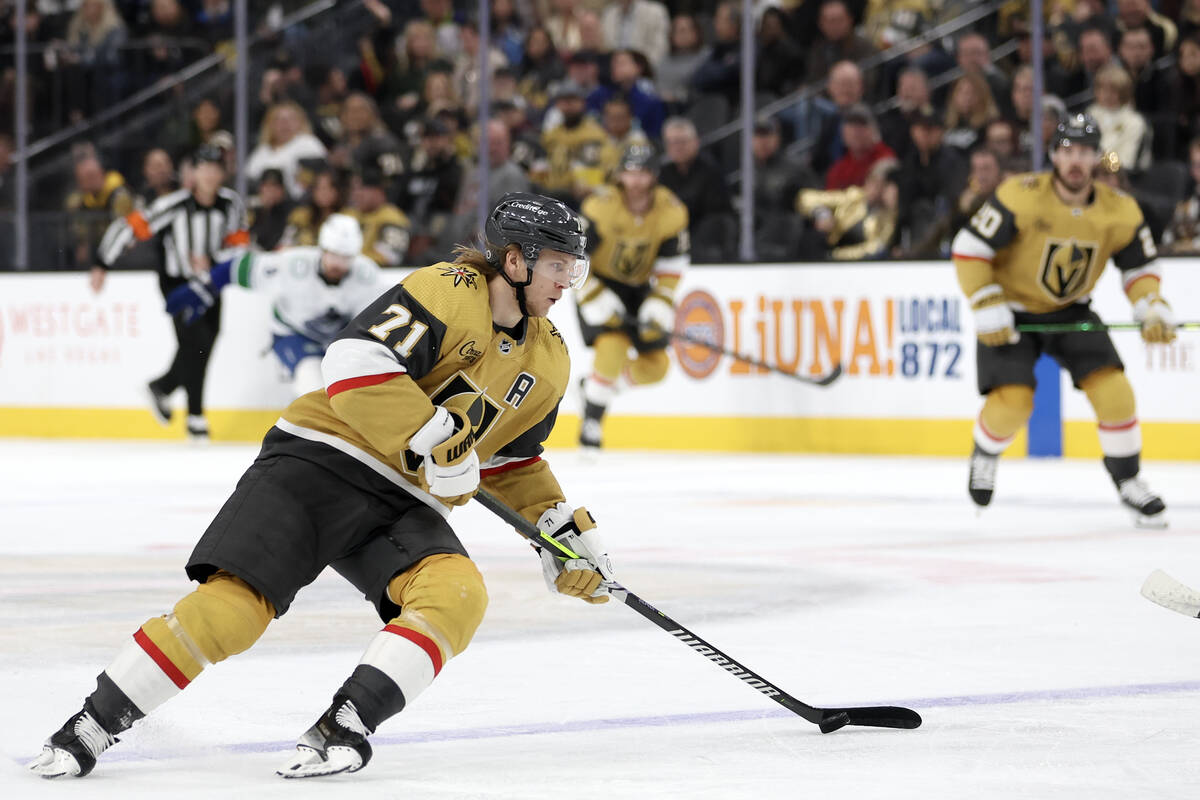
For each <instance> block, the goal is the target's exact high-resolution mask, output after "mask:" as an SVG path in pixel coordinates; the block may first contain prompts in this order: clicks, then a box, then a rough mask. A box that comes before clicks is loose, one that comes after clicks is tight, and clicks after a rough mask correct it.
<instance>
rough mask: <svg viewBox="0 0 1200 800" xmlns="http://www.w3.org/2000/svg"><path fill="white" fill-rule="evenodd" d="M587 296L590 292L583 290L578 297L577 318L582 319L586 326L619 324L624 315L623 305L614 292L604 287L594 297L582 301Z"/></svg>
mask: <svg viewBox="0 0 1200 800" xmlns="http://www.w3.org/2000/svg"><path fill="white" fill-rule="evenodd" d="M589 294H591V292H589V291H587V290H586V289H585V290H584V291H583V292H581V293H580V295H579V297H580V300H579V316H581V317H583V321H584V322H586V323H587V324H588V325H609V324H612V325H618V324H620V321H621V318H622V317H623V316H624V314H625V304H624V303H622V302H621V298H619V297H617V293H616V292H614V291H613V290H612V289H609V288H608V287H607V286H605V287H603V288H602V289H601V290H600V291H599V292H598V293H597V294H596V295H595V296H593V297H589V298H588V299H587V300H584V299H583V298H584V297H585V296H587V295H589Z"/></svg>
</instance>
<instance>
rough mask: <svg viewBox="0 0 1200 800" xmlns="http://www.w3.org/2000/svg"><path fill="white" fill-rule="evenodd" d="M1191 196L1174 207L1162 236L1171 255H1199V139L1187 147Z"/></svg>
mask: <svg viewBox="0 0 1200 800" xmlns="http://www.w3.org/2000/svg"><path fill="white" fill-rule="evenodd" d="M1188 154H1189V159H1188V170H1189V171H1190V172H1191V175H1192V194H1191V196H1189V197H1187V198H1185V199H1183V200H1182V201H1181V202H1180V203H1179V204H1178V205H1177V206H1175V215H1174V218H1173V219H1172V220H1171V224H1170V225H1169V226H1168V228H1167V230H1166V233H1165V234H1164V235H1163V249H1164V250H1165V251H1166V252H1168V253H1170V254H1172V255H1188V256H1196V255H1200V138H1198V139H1193V140H1192V141H1191V144H1190V145H1189V146H1188Z"/></svg>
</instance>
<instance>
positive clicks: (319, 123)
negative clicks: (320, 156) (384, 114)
mask: <svg viewBox="0 0 1200 800" xmlns="http://www.w3.org/2000/svg"><path fill="white" fill-rule="evenodd" d="M304 74H305V81H306V82H307V83H308V84H309V85H310V86H312V87H313V101H314V105H313V113H312V119H313V133H315V134H316V136H317V138H318V139H320V140H321V144H323V145H325V147H326V148H332V147H333V146H334V145H335V144H336V143H337V140H338V139H340V138H341V137H342V121H341V115H342V106H343V104H344V103H345V102H346V98H347V97H349V96H350V84H349V82H348V81H347V80H346V73H345V72H343V71H342V69H341V67H336V66H330V65H329V64H314V65H312V66H310V67H308V68H307V69H306V70H305V71H304ZM374 104H375V101H374V100H372V101H371V105H374ZM375 116H376V117H378V116H379V111H378V109H376V111H375Z"/></svg>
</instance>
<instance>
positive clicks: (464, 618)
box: [388, 553, 488, 658]
mask: <svg viewBox="0 0 1200 800" xmlns="http://www.w3.org/2000/svg"><path fill="white" fill-rule="evenodd" d="M388 597H390V598H391V600H392V602H393V603H395V604H396V605H398V606H400V608H401V612H402V613H401V615H400V617H399V618H398V620H397V621H398V622H399V623H400V624H409V625H412V626H413V627H420V626H422V625H424V626H428V628H430V630H427V631H425V633H427V634H428V635H430V636H432V637H433V638H434V639H435V640H437V641H439V642H440V643H443V645H444V646H449V649H450V652H448V653H446V657H447V658H449V657H450V656H455V655H458V654H459V653H461V652H462V651H463V650H465V649H466V648H467V645H468V644H470V642H471V637H472V636H474V635H475V629H476V628H478V627H479V623H480V622H482V621H483V614H484V611H486V610H487V604H488V596H487V588H486V587H485V586H484V585H483V576H482V575H480V574H479V569H478V568H477V567H476V566H475V562H473V561H471V559H469V558H467V557H466V556H462V555H458V554H457V553H443V554H439V555H434V556H428V557H426V558H423V559H421V560H420V561H419V562H417V564H416V565H415V566H413V567H411V568H410V569H408V570H406V571H405V572H402V573H400V574H399V575H397V576H396V577H394V578H392V580H391V581H390V582H389V583H388Z"/></svg>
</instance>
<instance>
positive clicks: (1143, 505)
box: [1117, 476, 1167, 528]
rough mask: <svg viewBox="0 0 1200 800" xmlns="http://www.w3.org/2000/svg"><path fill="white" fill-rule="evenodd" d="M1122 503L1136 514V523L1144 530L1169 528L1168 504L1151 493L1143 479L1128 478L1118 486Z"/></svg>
mask: <svg viewBox="0 0 1200 800" xmlns="http://www.w3.org/2000/svg"><path fill="white" fill-rule="evenodd" d="M1117 492H1118V493H1119V494H1120V495H1121V502H1122V503H1123V504H1124V505H1125V507H1126V508H1128V509H1130V510H1131V511H1133V513H1134V523H1135V524H1137V525H1138V526H1139V527H1143V528H1165V527H1167V515H1166V511H1167V504H1166V503H1164V502H1163V499H1162V498H1161V497H1159V496H1158V495H1156V494H1155V493H1154V492H1152V491H1150V488H1149V487H1148V486H1146V484H1145V483H1144V482H1143V481H1142V479H1141V478H1138V477H1136V476H1135V477H1133V478H1126V479H1125V480H1123V481H1120V482H1119V483H1118V484H1117Z"/></svg>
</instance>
